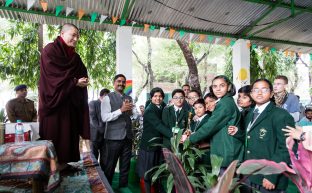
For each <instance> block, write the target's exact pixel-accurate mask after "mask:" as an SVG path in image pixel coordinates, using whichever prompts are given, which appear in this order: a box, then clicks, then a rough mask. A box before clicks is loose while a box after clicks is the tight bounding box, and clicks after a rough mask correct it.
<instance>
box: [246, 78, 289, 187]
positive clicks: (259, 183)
mask: <svg viewBox="0 0 312 193" xmlns="http://www.w3.org/2000/svg"><path fill="white" fill-rule="evenodd" d="M251 97H252V98H253V100H254V101H255V103H256V106H255V107H254V108H252V109H251V111H250V112H249V113H248V114H247V116H246V118H245V128H246V129H245V132H246V137H245V151H244V152H245V153H244V160H250V159H267V160H271V161H275V162H277V163H279V162H285V163H290V158H289V154H288V150H287V148H286V142H285V141H286V136H285V133H284V132H283V131H282V129H283V128H286V126H291V127H294V126H295V122H294V119H293V117H292V116H291V115H290V114H289V113H288V112H287V111H286V110H284V109H282V108H279V107H276V106H275V103H274V102H272V101H271V100H272V99H273V98H272V97H273V86H272V83H271V82H270V81H269V80H267V79H258V80H256V81H255V82H254V83H253V84H252V90H251ZM249 181H250V182H249V183H250V185H251V186H252V187H254V188H256V189H258V190H259V191H260V192H276V193H277V192H284V191H285V190H286V188H287V185H288V179H287V178H286V177H285V176H284V175H283V174H280V175H267V176H264V175H254V176H250V177H249Z"/></svg>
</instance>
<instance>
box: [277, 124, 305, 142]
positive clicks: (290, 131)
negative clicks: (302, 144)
mask: <svg viewBox="0 0 312 193" xmlns="http://www.w3.org/2000/svg"><path fill="white" fill-rule="evenodd" d="M282 130H283V131H285V132H286V133H285V136H289V137H291V138H293V139H297V140H300V136H301V134H302V132H303V130H302V127H298V126H296V128H293V127H289V126H286V129H282Z"/></svg>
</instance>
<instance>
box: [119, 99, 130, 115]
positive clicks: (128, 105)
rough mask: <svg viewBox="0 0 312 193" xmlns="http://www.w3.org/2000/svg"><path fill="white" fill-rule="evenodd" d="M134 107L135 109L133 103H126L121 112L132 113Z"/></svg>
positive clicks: (123, 104)
mask: <svg viewBox="0 0 312 193" xmlns="http://www.w3.org/2000/svg"><path fill="white" fill-rule="evenodd" d="M132 107H133V104H132V103H129V102H126V101H124V102H123V103H122V106H121V108H120V111H121V112H126V111H131V110H132Z"/></svg>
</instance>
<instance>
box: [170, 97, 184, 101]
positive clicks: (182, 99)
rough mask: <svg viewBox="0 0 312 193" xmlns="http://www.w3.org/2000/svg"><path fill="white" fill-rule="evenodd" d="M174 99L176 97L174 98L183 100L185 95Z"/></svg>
mask: <svg viewBox="0 0 312 193" xmlns="http://www.w3.org/2000/svg"><path fill="white" fill-rule="evenodd" d="M173 99H174V100H178V99H180V100H183V99H184V97H173Z"/></svg>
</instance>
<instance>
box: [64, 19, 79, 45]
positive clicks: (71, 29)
mask: <svg viewBox="0 0 312 193" xmlns="http://www.w3.org/2000/svg"><path fill="white" fill-rule="evenodd" d="M60 36H61V38H62V39H63V40H64V42H65V44H66V45H67V46H69V47H76V44H77V41H78V39H79V30H78V28H77V26H75V25H73V24H70V23H66V24H64V25H63V26H62V29H61V33H60Z"/></svg>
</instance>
